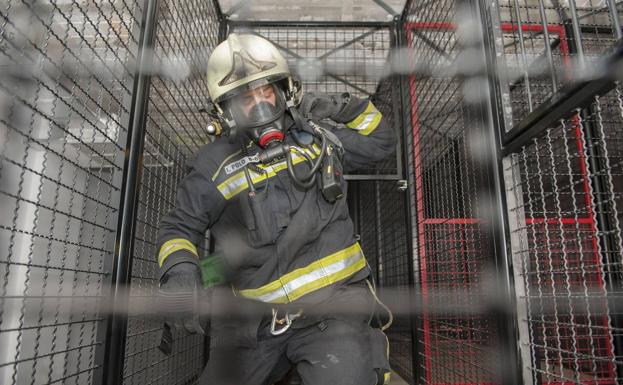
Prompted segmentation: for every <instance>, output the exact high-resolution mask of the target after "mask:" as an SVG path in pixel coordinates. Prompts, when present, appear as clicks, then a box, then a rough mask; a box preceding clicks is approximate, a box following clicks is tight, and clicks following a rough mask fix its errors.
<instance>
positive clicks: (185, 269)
mask: <svg viewBox="0 0 623 385" xmlns="http://www.w3.org/2000/svg"><path fill="white" fill-rule="evenodd" d="M202 289H203V287H202V284H201V270H200V269H199V266H198V265H196V264H193V263H180V264H177V265H174V266H172V267H171V268H170V269H169V270H167V271H166V272H165V273H164V274H163V275H162V277H161V278H160V290H159V291H158V304H159V306H160V310H161V311H162V312H163V315H164V317H165V320H166V321H167V323H169V324H170V325H172V326H174V327H175V328H177V329H179V330H186V331H187V332H188V333H202V334H205V331H204V328H203V327H202V325H201V324H202V322H201V321H200V319H201V318H200V314H199V310H200V309H199V305H200V304H199V300H200V299H203V298H200V297H204V296H203V295H201V294H202ZM201 305H202V306H205V304H204V301H202V303H201ZM201 310H205V309H201Z"/></svg>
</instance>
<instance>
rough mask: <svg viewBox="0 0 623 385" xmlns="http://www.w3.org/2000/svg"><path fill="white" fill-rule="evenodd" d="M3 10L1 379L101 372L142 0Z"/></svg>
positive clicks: (11, 5)
mask: <svg viewBox="0 0 623 385" xmlns="http://www.w3.org/2000/svg"><path fill="white" fill-rule="evenodd" d="M1 8H2V9H1V10H0V14H1V20H0V46H1V47H2V49H0V108H1V110H0V157H1V163H0V218H1V219H0V222H1V224H0V245H1V246H0V247H1V250H2V251H1V252H0V275H1V276H2V278H1V279H0V287H1V288H2V289H1V294H0V378H1V379H2V383H5V384H51V383H67V384H74V383H75V384H79V383H91V382H92V381H94V380H95V379H96V377H97V375H98V372H99V370H100V365H101V360H100V358H101V357H99V356H98V351H99V349H100V348H101V347H102V345H103V344H104V343H105V341H104V340H103V337H102V335H101V333H100V332H101V329H102V327H103V324H104V322H103V320H104V318H103V315H102V314H100V313H99V312H98V311H97V310H96V308H95V307H93V306H91V304H92V303H93V302H97V301H98V298H100V296H105V295H107V291H106V288H107V285H106V284H107V282H108V281H109V275H108V272H109V263H110V262H109V261H110V257H111V255H113V252H114V247H115V244H114V239H115V226H116V221H117V216H118V201H119V193H120V188H121V174H122V171H123V149H124V146H125V140H126V136H127V123H126V122H127V118H128V113H129V110H128V106H129V100H130V98H131V91H132V81H133V77H134V69H133V65H132V62H133V61H134V59H135V54H136V52H135V49H136V44H137V30H138V26H137V23H138V21H139V20H140V15H141V11H142V9H141V5H140V4H138V3H136V2H133V1H124V2H112V1H105V2H98V3H95V4H93V3H89V2H85V1H71V2H56V1H54V2H26V1H25V2H20V1H6V2H3V3H2V6H1Z"/></svg>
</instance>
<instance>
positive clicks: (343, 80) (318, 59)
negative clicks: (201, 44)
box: [232, 23, 400, 179]
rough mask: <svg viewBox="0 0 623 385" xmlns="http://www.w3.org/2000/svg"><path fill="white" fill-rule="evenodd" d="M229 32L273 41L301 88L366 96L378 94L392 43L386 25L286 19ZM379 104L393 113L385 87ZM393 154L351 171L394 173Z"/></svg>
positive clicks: (375, 174) (395, 159) (375, 175)
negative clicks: (287, 21)
mask: <svg viewBox="0 0 623 385" xmlns="http://www.w3.org/2000/svg"><path fill="white" fill-rule="evenodd" d="M232 31H233V32H238V33H243V32H247V33H254V34H257V35H259V36H262V37H264V38H266V39H268V40H270V41H272V42H273V43H274V44H275V45H276V46H277V48H279V49H280V50H281V52H282V54H283V55H284V57H285V58H286V59H287V60H288V63H289V65H290V69H291V71H293V73H295V74H296V75H297V76H298V77H299V78H300V79H301V81H302V84H303V92H320V93H335V92H350V93H352V94H353V95H356V96H359V97H362V98H365V97H373V96H374V95H375V94H377V87H379V82H380V80H381V79H382V78H383V76H385V75H387V72H386V70H387V66H386V62H387V57H388V55H389V52H390V48H391V45H392V39H391V30H390V29H389V27H387V26H369V27H344V26H340V25H339V23H336V24H335V25H334V26H333V25H325V26H310V25H306V24H305V23H301V25H300V26H299V25H296V24H289V25H281V26H270V25H264V26H263V25H262V24H261V23H257V24H253V25H252V26H251V25H244V24H234V28H233V30H232ZM383 95H384V97H383V98H381V99H379V100H381V101H382V102H381V104H382V105H381V106H377V107H380V108H379V109H380V110H381V112H382V113H383V115H384V116H392V115H393V109H392V106H393V105H394V104H395V103H397V100H394V97H393V94H392V93H391V91H389V92H384V93H383ZM398 159H399V158H398V157H397V156H394V157H393V158H392V161H391V162H387V163H386V164H384V165H383V166H380V167H377V168H375V169H369V170H359V171H358V172H357V173H356V174H359V175H373V176H371V178H372V179H374V178H378V176H379V175H388V176H393V177H394V178H398V177H399V174H400V170H398V162H399V160H398Z"/></svg>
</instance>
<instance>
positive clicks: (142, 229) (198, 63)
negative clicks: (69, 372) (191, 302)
mask: <svg viewBox="0 0 623 385" xmlns="http://www.w3.org/2000/svg"><path fill="white" fill-rule="evenodd" d="M218 43H219V16H218V13H217V9H216V8H215V6H214V3H213V2H206V1H198V0H185V1H179V0H175V1H173V0H171V1H161V2H160V9H159V14H158V22H157V32H156V41H155V48H154V62H153V66H154V67H153V69H154V70H156V71H157V72H156V76H154V77H152V83H151V89H150V96H149V105H148V116H147V118H148V119H147V130H146V134H145V139H144V156H143V164H142V166H143V168H142V174H141V180H140V184H141V194H140V201H139V208H138V216H137V228H136V235H135V246H134V255H133V260H132V278H131V291H132V292H131V294H132V299H131V301H136V302H137V303H140V302H141V301H143V300H144V296H153V295H155V294H156V293H157V290H158V265H157V262H156V257H155V256H156V254H157V250H156V249H155V247H156V237H157V231H158V224H159V222H160V219H161V218H162V216H163V215H164V214H165V213H167V212H168V211H169V210H170V209H171V208H172V207H173V205H174V200H175V194H176V190H177V186H178V184H179V182H180V181H181V179H182V178H183V177H184V175H185V174H186V163H187V162H188V161H190V160H192V157H193V155H194V154H195V152H196V151H197V150H198V149H199V147H201V146H202V145H204V144H206V143H208V141H209V137H208V134H207V131H206V127H207V125H208V116H207V115H206V114H204V113H201V112H200V110H201V109H202V108H203V107H204V106H205V104H206V102H207V100H208V92H207V82H206V78H205V68H206V64H207V58H208V56H209V54H210V52H211V50H212V49H213V48H214V47H215V46H216V45H217V44H218ZM207 246H208V244H207V242H206V243H205V245H203V247H200V248H199V249H200V250H201V251H202V255H204V256H205V255H206V251H207ZM131 303H132V302H131ZM162 325H163V321H162V320H159V319H153V318H150V319H145V318H141V317H132V318H131V319H130V320H129V325H128V334H127V338H126V353H125V365H124V383H126V384H137V385H138V384H152V383H154V384H187V383H192V382H194V381H196V379H197V378H198V376H199V374H200V373H201V371H202V369H203V367H204V364H205V362H206V360H207V357H205V355H204V338H203V336H200V335H184V333H180V334H179V335H175V336H174V337H175V341H174V342H173V349H174V351H173V353H172V354H171V355H170V356H165V355H164V354H163V353H162V352H160V350H159V349H158V345H159V343H160V337H161V332H162Z"/></svg>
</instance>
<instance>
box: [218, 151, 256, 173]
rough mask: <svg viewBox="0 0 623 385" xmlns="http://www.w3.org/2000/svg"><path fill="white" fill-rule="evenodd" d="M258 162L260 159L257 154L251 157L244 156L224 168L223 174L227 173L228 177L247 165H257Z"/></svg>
mask: <svg viewBox="0 0 623 385" xmlns="http://www.w3.org/2000/svg"><path fill="white" fill-rule="evenodd" d="M259 162H260V157H259V155H258V154H255V155H253V156H245V157H244V158H242V159H238V160H237V161H235V162H231V163H230V164H228V165H227V166H225V173H227V175H230V174H231V173H234V172H236V171H238V170H240V169H241V168H243V167H244V166H246V165H247V164H250V163H259Z"/></svg>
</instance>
